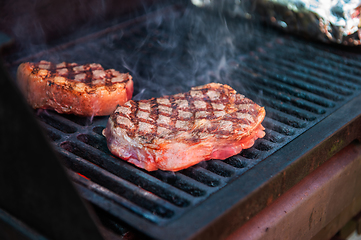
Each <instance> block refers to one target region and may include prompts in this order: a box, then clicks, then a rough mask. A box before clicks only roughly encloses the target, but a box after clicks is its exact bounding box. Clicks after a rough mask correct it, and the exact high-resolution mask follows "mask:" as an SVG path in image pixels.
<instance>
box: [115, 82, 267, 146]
mask: <svg viewBox="0 0 361 240" xmlns="http://www.w3.org/2000/svg"><path fill="white" fill-rule="evenodd" d="M197 90H198V91H201V92H202V95H203V97H197V98H193V97H192V96H191V95H190V92H186V93H184V97H183V96H182V97H174V96H164V97H163V98H166V99H168V100H169V102H170V104H171V105H170V106H169V104H159V103H158V102H157V99H156V98H152V99H150V100H143V101H142V102H143V103H149V104H150V110H143V109H142V110H141V111H144V112H149V113H150V114H149V117H148V118H147V119H143V118H138V117H137V114H138V112H139V111H140V108H139V102H138V101H131V107H130V111H131V114H130V116H129V119H130V121H132V123H133V124H134V125H135V128H134V129H132V130H131V131H130V134H129V135H130V137H134V135H137V137H138V138H140V139H142V141H143V142H144V141H146V142H149V143H151V142H152V141H153V140H154V139H155V138H156V137H157V138H159V137H160V136H158V135H157V132H158V127H163V128H166V129H169V130H170V131H171V133H170V134H168V135H167V136H163V137H162V138H166V137H169V136H172V135H175V134H177V133H178V132H179V131H181V129H178V128H176V126H175V124H176V122H177V120H181V121H187V122H189V123H190V124H191V125H193V126H194V123H195V120H196V119H195V113H196V112H197V111H199V110H204V111H206V112H207V113H208V114H209V116H205V117H198V118H197V119H206V120H209V121H210V123H211V124H207V125H206V126H204V127H200V128H198V129H196V130H195V131H194V130H193V133H194V134H193V136H194V137H193V138H192V139H187V141H193V142H197V141H199V136H198V135H199V134H201V133H206V134H210V135H214V134H216V135H219V136H217V137H220V138H226V137H228V135H229V134H230V133H232V132H234V131H236V130H240V131H244V130H245V129H248V127H246V128H243V127H241V126H244V125H246V126H251V125H252V124H254V123H255V122H256V117H257V116H258V114H259V111H260V108H258V107H257V105H256V104H255V103H254V102H253V101H252V100H250V99H247V98H245V97H244V96H243V95H242V97H240V95H238V94H235V93H233V92H232V91H229V90H228V89H211V90H212V91H217V92H219V93H220V97H219V99H217V100H214V101H212V100H211V99H210V98H209V96H208V95H207V94H206V93H207V91H209V89H208V88H207V89H197ZM227 93H228V94H229V95H227ZM176 100H187V102H188V107H187V108H182V109H181V110H183V111H187V112H190V113H191V116H190V118H182V117H180V116H179V112H178V110H180V108H179V105H178V104H176V103H175V101H176ZM199 100H201V101H204V102H205V103H206V107H205V108H203V109H198V108H196V107H195V105H194V102H195V101H199ZM211 103H218V104H223V105H224V106H225V108H224V109H223V111H225V112H226V115H225V116H223V117H219V120H216V121H214V119H216V118H218V117H216V116H215V114H214V109H213V106H212V104H211ZM234 104H237V105H238V104H249V105H250V107H249V108H246V109H237V108H235V107H234ZM160 106H164V107H170V108H171V109H172V110H171V114H167V113H165V112H160V111H159V107H160ZM251 110H255V111H251ZM236 113H247V114H249V115H250V116H251V119H252V120H253V121H251V120H250V119H247V118H237V115H236ZM118 114H119V115H121V116H124V117H126V116H125V114H123V113H118ZM160 115H163V116H166V117H169V118H170V124H164V123H158V119H159V117H160ZM114 118H115V117H114V116H113V118H112V119H113V121H114ZM221 121H230V122H232V126H231V127H229V129H228V130H224V129H221ZM140 122H144V123H148V124H151V125H152V126H154V128H153V129H152V132H151V133H141V132H140V130H139V123H140ZM125 128H126V129H128V126H126V127H125ZM128 131H129V130H128ZM187 131H188V132H192V129H189V130H187Z"/></svg>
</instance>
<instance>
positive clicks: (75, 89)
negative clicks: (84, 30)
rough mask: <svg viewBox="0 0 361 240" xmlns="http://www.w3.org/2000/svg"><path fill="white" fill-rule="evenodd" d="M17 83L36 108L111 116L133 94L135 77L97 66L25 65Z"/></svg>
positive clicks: (73, 64)
mask: <svg viewBox="0 0 361 240" xmlns="http://www.w3.org/2000/svg"><path fill="white" fill-rule="evenodd" d="M17 81H18V84H19V86H20V89H21V91H22V92H23V93H24V95H25V98H26V100H27V101H28V102H29V104H30V105H31V106H32V107H33V108H34V109H36V108H44V109H53V110H55V111H57V112H59V113H69V114H76V115H81V116H103V115H110V114H111V113H112V112H113V111H114V110H115V108H116V107H117V105H118V104H123V103H125V102H126V101H128V100H129V99H131V98H132V94H133V81H132V76H130V75H129V74H128V73H120V72H118V71H115V70H114V69H108V70H104V68H103V67H102V66H101V65H100V64H96V63H91V64H84V65H80V64H77V63H65V62H62V63H59V64H53V63H51V62H48V61H40V62H38V63H29V62H27V63H22V64H20V66H19V67H18V71H17Z"/></svg>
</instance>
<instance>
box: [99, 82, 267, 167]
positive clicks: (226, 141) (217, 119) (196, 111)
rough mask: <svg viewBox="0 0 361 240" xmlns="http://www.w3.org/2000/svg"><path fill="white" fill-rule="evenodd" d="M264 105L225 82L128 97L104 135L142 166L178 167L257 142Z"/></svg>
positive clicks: (228, 154) (117, 150)
mask: <svg viewBox="0 0 361 240" xmlns="http://www.w3.org/2000/svg"><path fill="white" fill-rule="evenodd" d="M264 117H265V110H264V108H263V107H260V106H259V105H257V104H256V103H254V102H253V101H252V100H250V99H248V98H246V97H245V96H243V95H241V94H238V93H237V92H236V91H235V90H233V89H232V88H231V87H229V86H227V85H222V84H218V83H209V84H207V85H204V86H199V87H193V88H192V89H191V90H190V91H189V92H187V93H179V94H176V95H172V96H164V97H160V98H152V99H149V100H140V101H133V100H130V101H128V102H126V103H125V104H123V105H122V106H118V107H117V109H116V110H115V111H114V112H113V113H112V114H111V116H110V118H109V120H108V123H107V127H106V128H105V129H104V130H103V135H104V136H105V137H106V139H107V144H108V148H109V149H110V151H111V152H112V153H113V154H114V155H116V156H118V157H120V158H122V159H124V160H126V161H128V162H130V163H133V164H135V165H136V166H138V167H140V168H144V169H146V170H148V171H154V170H157V169H161V170H168V171H178V170H181V169H184V168H187V167H190V166H192V165H195V164H197V163H199V162H201V161H203V160H209V159H221V160H224V159H226V158H228V157H231V156H233V155H236V154H238V153H239V152H240V151H241V150H242V149H246V148H250V147H252V146H253V144H254V141H255V140H256V139H258V138H262V137H264V135H265V132H264V131H263V130H264V127H263V126H262V125H261V123H262V121H263V119H264Z"/></svg>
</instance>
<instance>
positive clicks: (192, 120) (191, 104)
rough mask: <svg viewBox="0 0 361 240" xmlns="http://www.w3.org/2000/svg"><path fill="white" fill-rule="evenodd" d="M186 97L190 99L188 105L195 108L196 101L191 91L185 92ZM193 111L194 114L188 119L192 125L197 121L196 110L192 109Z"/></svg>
mask: <svg viewBox="0 0 361 240" xmlns="http://www.w3.org/2000/svg"><path fill="white" fill-rule="evenodd" d="M184 96H185V97H184V98H185V99H186V100H187V101H188V107H189V109H195V106H194V103H193V98H192V96H191V94H190V92H186V93H184ZM190 112H191V113H192V116H191V117H190V118H189V120H188V121H190V122H191V125H192V126H194V122H195V119H196V116H195V111H190Z"/></svg>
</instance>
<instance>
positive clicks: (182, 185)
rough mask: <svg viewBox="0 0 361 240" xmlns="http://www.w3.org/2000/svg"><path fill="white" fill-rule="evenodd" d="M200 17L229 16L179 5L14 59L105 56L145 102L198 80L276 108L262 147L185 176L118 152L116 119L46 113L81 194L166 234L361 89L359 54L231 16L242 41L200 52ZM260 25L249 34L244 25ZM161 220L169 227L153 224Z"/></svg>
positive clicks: (44, 119) (43, 117)
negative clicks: (113, 139)
mask: <svg viewBox="0 0 361 240" xmlns="http://www.w3.org/2000/svg"><path fill="white" fill-rule="evenodd" d="M193 13H195V14H198V15H201V16H203V17H205V18H206V19H207V18H210V19H212V20H210V21H215V22H216V23H218V24H222V21H225V20H224V19H218V18H217V17H215V16H213V15H211V14H208V13H207V14H205V13H204V12H203V11H202V10H200V9H193V8H191V9H184V8H183V7H179V6H177V7H173V6H172V7H168V8H164V9H161V10H159V11H158V12H155V13H150V14H148V15H145V17H140V18H137V19H133V20H129V21H126V22H122V23H119V24H118V25H115V26H113V27H109V28H107V29H105V30H103V31H100V32H97V33H94V34H91V35H89V36H87V37H84V38H80V39H78V40H74V41H73V42H69V43H66V44H63V45H59V46H57V47H54V48H52V49H50V50H49V51H43V52H40V53H39V54H30V56H29V57H26V58H21V59H19V57H18V56H11V57H9V58H8V62H9V67H10V69H11V71H12V73H15V71H16V67H17V64H19V63H20V62H22V61H38V60H41V59H46V60H50V61H55V62H59V61H63V60H65V61H68V62H71V61H74V62H78V63H85V62H98V63H101V64H102V65H103V66H104V67H105V68H115V69H117V70H120V71H130V73H131V75H133V76H134V82H135V95H136V94H138V93H140V94H139V95H137V96H136V98H142V99H146V98H150V97H158V96H160V95H162V94H164V93H165V94H174V93H177V92H181V91H188V90H189V88H190V85H200V84H203V83H205V82H207V81H215V82H221V83H226V84H229V85H230V86H231V87H233V88H234V89H236V90H237V91H238V92H240V93H243V94H245V95H246V96H247V97H249V98H251V99H253V100H255V101H256V102H257V103H259V104H260V105H262V106H265V107H266V113H267V115H266V118H265V120H264V122H263V126H264V127H265V128H266V136H265V137H264V138H263V139H259V140H257V142H256V144H255V145H254V146H253V147H252V148H250V149H247V150H243V151H242V152H241V153H240V154H238V155H236V156H233V157H231V158H228V159H226V160H224V161H220V160H212V161H208V162H202V163H200V164H198V165H196V166H194V167H191V168H188V169H185V170H182V171H179V172H175V173H173V172H162V171H155V172H147V171H144V170H142V169H139V168H137V167H134V166H133V165H131V164H128V163H126V162H124V161H121V160H119V159H117V158H115V157H113V156H112V155H111V154H110V152H109V150H108V148H107V146H106V141H105V138H104V137H103V136H102V134H101V132H102V130H103V129H104V127H105V125H106V122H107V120H108V118H107V117H94V118H81V117H76V116H72V115H60V114H57V113H55V112H53V111H45V110H38V111H37V112H36V115H37V117H38V119H39V120H40V121H41V123H42V125H43V126H44V128H45V129H46V132H47V135H48V137H49V138H50V139H51V141H52V142H53V145H54V147H55V149H56V151H57V152H58V153H59V154H60V156H61V160H62V162H63V163H64V165H65V166H66V168H67V169H68V172H69V175H70V176H71V178H72V179H73V181H74V183H75V185H76V187H77V188H78V189H79V191H80V193H81V195H82V196H83V197H84V198H85V199H87V200H88V201H89V202H91V203H93V204H94V205H96V206H97V207H99V208H100V209H102V210H104V211H106V212H109V213H110V214H111V215H113V216H115V217H116V219H119V220H120V222H125V223H127V224H129V225H130V226H131V227H134V228H135V229H138V230H141V231H145V233H146V234H148V235H150V236H152V237H156V238H165V236H169V235H163V233H164V232H163V233H162V231H163V230H165V231H166V229H167V225H168V224H169V223H171V222H174V221H177V219H178V218H180V217H181V216H182V215H184V214H186V213H187V212H189V211H192V209H193V208H195V207H196V206H198V205H200V204H202V202H204V201H205V200H207V198H209V196H210V195H213V194H222V193H221V191H220V190H221V189H222V188H223V187H225V186H227V184H228V183H230V182H232V181H234V180H235V179H239V181H245V182H246V181H247V179H246V178H244V179H243V178H242V177H243V174H244V173H245V172H247V171H248V170H250V169H252V168H256V167H257V165H258V164H259V163H260V162H261V161H267V157H269V156H270V155H271V154H273V153H274V152H275V151H277V150H279V149H281V148H282V147H284V146H285V145H286V144H288V143H289V142H291V141H292V140H293V139H295V138H296V137H298V136H300V135H301V134H302V133H304V132H305V131H307V130H308V129H310V128H311V127H313V126H315V125H316V124H317V123H318V122H320V121H321V120H323V119H324V118H326V117H327V116H329V115H330V114H332V113H333V112H334V111H336V110H337V109H339V108H341V107H342V106H343V105H344V104H345V103H347V102H348V101H350V100H351V99H353V98H354V97H355V96H357V95H359V94H360V87H361V80H360V77H359V76H360V71H359V68H360V66H361V63H360V60H361V59H360V57H359V56H358V55H354V54H353V53H349V52H347V51H346V52H345V51H341V50H340V49H338V48H335V47H334V46H329V45H323V44H319V43H310V42H306V41H304V40H302V39H296V38H294V37H290V36H287V35H284V34H283V33H280V32H277V31H275V30H273V29H269V28H267V27H265V26H261V25H258V24H251V23H250V22H247V21H243V20H240V19H227V24H228V25H227V26H228V28H229V31H230V32H232V33H234V34H235V35H232V36H233V37H234V39H233V40H237V39H239V40H240V41H239V43H237V41H234V42H235V43H236V44H235V45H232V46H229V45H227V44H226V45H221V44H220V43H216V46H219V48H225V49H223V50H222V52H221V53H219V52H217V51H215V52H213V53H208V54H209V55H204V56H202V55H197V54H194V55H193V54H191V53H190V52H191V51H193V50H194V46H193V44H195V45H196V47H195V49H196V50H197V49H200V48H201V46H203V45H206V46H208V45H207V39H203V38H202V33H200V32H197V28H196V26H195V25H196V23H197V22H196V21H194V22H188V21H187V17H189V15H190V14H193ZM157 16H162V18H164V19H159V17H157ZM190 16H193V15H190ZM214 18H216V19H217V20H213V19H214ZM193 20H195V19H193ZM218 21H219V22H218ZM250 26H251V31H250V32H251V33H250V34H249V35H247V36H244V33H243V32H239V31H238V30H234V29H247V28H249V27H250ZM233 30H234V32H233ZM175 32H177V35H173V34H174V33H175ZM192 38H196V39H197V41H196V42H194V41H192ZM197 44H199V47H197ZM212 46H213V45H210V46H208V47H212ZM175 48H178V49H179V50H178V51H174V49H175ZM194 51H195V50H194ZM74 52H75V53H76V54H73V53H74ZM114 56H117V60H116V61H114ZM139 56H141V57H139ZM198 56H200V58H202V59H196V60H199V61H200V60H202V61H200V62H199V63H198V66H197V68H194V67H193V66H194V62H193V60H194V59H195V58H197V57H198ZM212 57H213V59H221V60H220V61H221V62H222V57H223V58H224V62H223V63H222V64H220V65H221V67H220V69H219V72H217V71H210V70H209V69H208V68H209V67H210V66H211V67H212V66H213V67H214V66H215V65H213V64H214V63H209V62H208V61H211V59H212ZM170 60H171V61H170ZM213 69H214V68H213ZM183 78H186V79H188V80H189V81H184V80H183ZM137 79H139V80H140V81H137ZM163 79H168V81H163ZM142 89H145V91H144V93H143V94H141V93H142ZM142 219H144V220H145V221H143V220H142ZM154 226H160V229H162V231H158V232H156V231H154V230H150V229H152V228H155V227H154ZM144 229H145V230H144ZM155 229H156V228H155Z"/></svg>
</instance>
